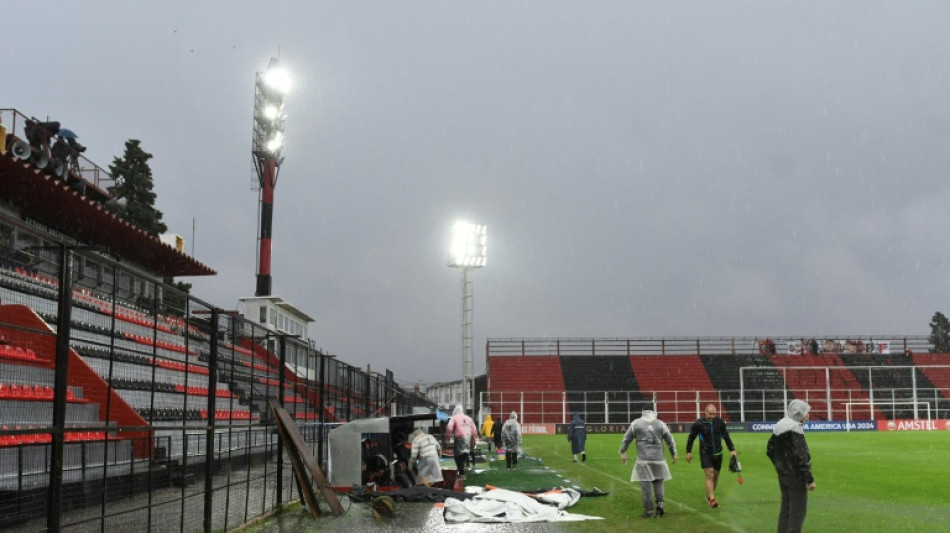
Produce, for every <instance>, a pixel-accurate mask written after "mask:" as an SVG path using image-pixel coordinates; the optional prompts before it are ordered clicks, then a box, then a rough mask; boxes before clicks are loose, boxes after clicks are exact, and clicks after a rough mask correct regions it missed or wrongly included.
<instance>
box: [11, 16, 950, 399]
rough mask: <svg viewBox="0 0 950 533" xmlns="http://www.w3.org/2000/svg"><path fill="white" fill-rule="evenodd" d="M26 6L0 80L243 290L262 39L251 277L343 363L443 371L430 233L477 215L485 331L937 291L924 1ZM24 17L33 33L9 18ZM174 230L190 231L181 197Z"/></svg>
mask: <svg viewBox="0 0 950 533" xmlns="http://www.w3.org/2000/svg"><path fill="white" fill-rule="evenodd" d="M266 8H267V11H268V16H267V17H262V13H261V5H260V4H259V3H252V2H223V1H217V2H211V1H205V2H135V3H128V2H118V1H107V2H98V3H95V4H88V3H82V2H60V1H51V2H44V3H43V4H42V5H36V6H31V7H30V10H31V12H32V14H31V19H32V20H34V21H42V24H39V25H36V24H25V23H22V24H19V23H18V24H7V25H5V26H4V29H3V31H2V33H0V57H3V59H4V61H3V63H4V65H5V68H4V72H3V84H2V89H0V97H2V98H0V106H3V107H13V108H16V109H18V110H20V111H21V112H23V113H26V114H29V115H36V116H40V117H46V116H49V117H50V118H53V119H55V120H59V121H61V122H62V123H63V125H64V127H68V128H70V129H72V130H74V131H76V132H77V133H78V134H79V135H80V136H81V139H82V142H83V143H84V144H85V145H86V146H88V147H89V151H88V152H87V155H88V156H89V157H90V158H91V159H93V160H94V161H96V162H98V164H99V165H100V166H102V167H107V166H108V164H109V163H110V162H111V161H112V158H113V157H115V156H117V155H120V154H121V151H122V146H123V143H124V141H125V140H126V139H129V138H137V139H140V140H141V141H142V146H143V147H144V148H145V150H146V151H149V152H151V153H152V154H154V156H155V157H154V159H153V160H152V161H151V164H152V170H153V174H154V177H155V190H156V192H157V194H158V201H157V207H158V208H159V209H160V210H162V211H163V212H164V214H165V222H166V223H167V224H168V225H169V227H170V228H171V230H172V231H174V232H176V233H180V234H182V235H185V236H186V238H187V239H188V241H189V243H188V246H189V249H190V246H192V245H194V247H195V254H196V256H197V258H198V259H199V260H200V261H202V262H204V263H206V264H208V265H210V266H212V267H213V268H215V269H216V270H217V271H218V272H219V275H218V276H216V277H213V278H208V279H202V278H196V279H189V280H187V281H190V282H192V283H194V285H195V288H194V290H193V292H194V294H195V295H197V296H198V297H200V298H202V299H205V300H207V301H210V302H213V303H215V304H218V305H222V306H233V305H235V304H236V303H237V300H238V299H239V298H240V297H242V296H250V295H252V293H253V291H254V273H255V272H254V269H255V253H256V242H255V241H256V231H257V214H256V210H257V196H256V193H255V192H253V191H252V190H251V184H252V182H253V178H254V171H253V167H252V164H251V154H250V144H251V123H252V107H253V89H254V76H255V73H256V72H258V71H262V70H264V68H265V67H266V65H267V62H268V60H269V58H270V57H271V56H274V55H276V54H277V53H278V48H279V53H280V58H281V62H282V64H284V65H285V66H286V67H288V69H290V70H291V72H292V75H293V78H294V86H293V90H292V92H291V93H290V94H289V95H288V96H287V98H286V108H285V110H286V113H287V114H288V115H289V116H288V118H287V121H286V138H285V140H286V145H285V150H284V155H285V158H286V159H285V161H284V164H283V166H282V168H281V172H280V178H279V181H278V186H277V190H276V199H275V214H274V265H273V272H274V291H273V292H274V294H275V295H278V296H282V297H284V298H285V299H287V300H289V301H291V302H293V303H294V304H296V305H297V306H299V307H301V308H302V309H304V310H305V311H306V312H308V313H309V314H311V315H312V316H314V317H315V318H316V322H315V323H314V324H313V326H312V328H311V336H312V337H313V338H314V340H315V341H316V344H317V345H318V346H321V347H323V348H324V349H326V350H328V351H330V352H331V353H334V354H337V355H339V356H340V357H341V358H342V359H343V360H344V361H346V362H349V363H351V364H356V365H359V366H364V367H365V366H366V365H370V366H371V367H372V368H373V369H375V370H382V369H383V368H390V369H393V370H394V371H395V372H396V375H397V378H399V379H401V380H404V381H409V382H412V381H420V382H425V381H436V380H450V379H456V378H457V377H458V375H459V373H460V370H459V353H460V331H459V322H460V294H459V278H458V273H457V272H456V271H454V270H453V269H450V268H448V267H447V266H446V259H447V253H448V238H449V227H450V225H451V223H452V221H453V220H455V219H456V218H458V217H464V218H468V219H470V220H472V221H475V222H479V223H484V224H487V226H488V232H489V252H488V253H489V259H488V266H487V267H486V268H484V269H481V270H478V271H476V272H475V273H474V274H473V280H474V292H475V328H474V332H475V346H476V370H477V371H481V370H482V369H483V368H484V362H483V359H482V357H481V356H480V353H481V348H482V347H483V346H484V341H485V339H486V337H508V336H511V337H548V336H562V337H566V336H574V337H599V336H610V337H614V336H617V337H624V336H663V335H667V336H673V335H675V336H692V335H717V336H720V335H721V336H730V335H749V336H754V335H786V334H787V335H803V336H804V335H808V336H822V335H825V334H852V333H853V334H868V333H871V334H891V333H897V334H922V333H927V332H928V330H927V324H928V322H929V320H930V317H931V316H932V315H933V313H934V312H935V311H938V310H943V311H946V306H945V302H947V300H948V297H950V284H948V282H950V279H948V275H947V272H948V266H950V265H948V258H950V250H948V246H947V240H946V239H945V238H944V235H943V232H942V229H943V228H944V227H946V226H947V223H948V218H950V215H948V212H947V209H946V206H947V205H948V202H950V181H948V180H946V179H945V172H946V171H945V169H947V168H950V164H948V163H950V150H948V146H950V144H948V143H950V103H948V102H950V100H948V99H947V98H946V95H947V94H950V71H948V69H950V66H948V60H947V59H946V50H948V49H950V34H948V32H947V31H946V28H947V27H950V6H948V5H945V4H943V3H935V2H916V1H911V2H833V3H784V4H776V3H761V2H715V3H708V2H685V3H676V4H674V5H670V4H669V3H653V2H620V1H604V2H583V3H581V2H560V1H556V2H547V1H546V2H498V1H490V2H479V3H459V2H434V1H425V2H381V1H371V2H360V3H339V2H309V1H308V2H302V1H299V2H291V1H284V2H279V1H278V2H271V3H269V4H268V5H267V6H266ZM38 30H41V32H40V33H42V35H37V33H38ZM193 221H194V223H195V227H196V231H195V234H194V237H195V238H194V239H192V223H193Z"/></svg>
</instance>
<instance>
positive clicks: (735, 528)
mask: <svg viewBox="0 0 950 533" xmlns="http://www.w3.org/2000/svg"><path fill="white" fill-rule="evenodd" d="M556 455H557V456H558V457H564V456H563V455H561V454H556ZM633 461H634V462H636V459H634V460H633ZM582 464H583V466H584V467H585V468H588V469H591V470H593V469H592V468H591V467H590V465H588V464H586V463H582ZM597 472H598V473H600V474H603V475H605V476H607V477H609V478H611V479H615V480H617V481H619V482H621V483H630V484H631V485H633V484H634V483H633V482H632V481H630V480H629V479H623V478H619V477H617V476H615V475H613V474H609V473H607V472H604V471H603V470H597ZM639 488H640V487H637V490H639ZM664 503H672V504H673V505H674V506H676V507H677V508H678V509H683V510H686V511H689V512H690V513H693V514H695V515H697V516H699V517H700V518H702V519H703V520H706V521H708V522H712V523H714V524H716V525H720V526H723V527H726V528H729V529H731V530H732V531H735V532H736V533H746V530H745V529H742V528H741V527H739V526H737V525H735V524H730V523H729V522H727V521H725V520H722V519H720V518H716V517H714V516H712V515H710V514H708V513H701V512H699V511H697V510H696V509H693V508H692V507H690V506H689V505H686V504H685V503H680V502H678V501H676V500H664Z"/></svg>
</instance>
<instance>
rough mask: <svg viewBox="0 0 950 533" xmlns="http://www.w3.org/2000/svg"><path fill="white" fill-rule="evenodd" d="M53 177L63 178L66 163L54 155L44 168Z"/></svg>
mask: <svg viewBox="0 0 950 533" xmlns="http://www.w3.org/2000/svg"><path fill="white" fill-rule="evenodd" d="M46 170H47V171H49V173H50V174H52V175H53V176H54V177H57V178H59V179H63V177H64V176H65V175H66V163H63V160H62V159H60V158H58V157H55V158H53V160H52V161H50V162H49V166H48V167H47V169H46Z"/></svg>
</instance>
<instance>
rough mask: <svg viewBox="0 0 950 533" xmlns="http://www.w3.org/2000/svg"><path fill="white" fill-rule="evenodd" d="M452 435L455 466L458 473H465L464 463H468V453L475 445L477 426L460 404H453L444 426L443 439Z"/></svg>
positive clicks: (460, 474) (461, 474)
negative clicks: (453, 406)
mask: <svg viewBox="0 0 950 533" xmlns="http://www.w3.org/2000/svg"><path fill="white" fill-rule="evenodd" d="M450 436H451V437H454V438H455V442H454V444H453V445H452V456H453V457H454V458H455V467H456V469H458V475H459V476H464V475H465V465H466V464H467V463H468V459H469V453H471V450H472V448H474V447H475V438H476V437H477V436H478V428H477V427H476V426H475V421H474V420H472V419H471V417H469V416H468V415H467V414H465V410H464V409H463V408H462V406H461V405H457V406H455V411H453V413H452V418H450V419H449V423H448V424H446V426H445V439H446V441H447V440H448V438H449V437H450Z"/></svg>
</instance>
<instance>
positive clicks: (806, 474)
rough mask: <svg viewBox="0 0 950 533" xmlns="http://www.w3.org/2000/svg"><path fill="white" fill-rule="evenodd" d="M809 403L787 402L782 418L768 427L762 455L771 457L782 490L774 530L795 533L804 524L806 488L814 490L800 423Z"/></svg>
mask: <svg viewBox="0 0 950 533" xmlns="http://www.w3.org/2000/svg"><path fill="white" fill-rule="evenodd" d="M809 411H811V406H810V405H808V404H807V403H805V402H803V401H801V400H792V401H791V402H789V403H788V410H787V411H786V416H785V418H783V419H781V420H779V421H778V423H777V424H775V427H774V428H773V429H772V436H771V437H770V438H769V443H768V445H767V447H766V455H768V456H769V459H771V460H772V465H773V466H775V472H776V473H777V474H778V485H779V488H780V489H781V490H782V507H781V510H780V511H779V515H778V533H799V532H800V531H801V530H802V524H804V523H805V510H806V508H807V507H808V491H810V490H815V477H814V476H812V474H811V453H809V451H808V443H806V442H805V431H804V428H803V427H802V424H804V423H805V422H808V412H809Z"/></svg>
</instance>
